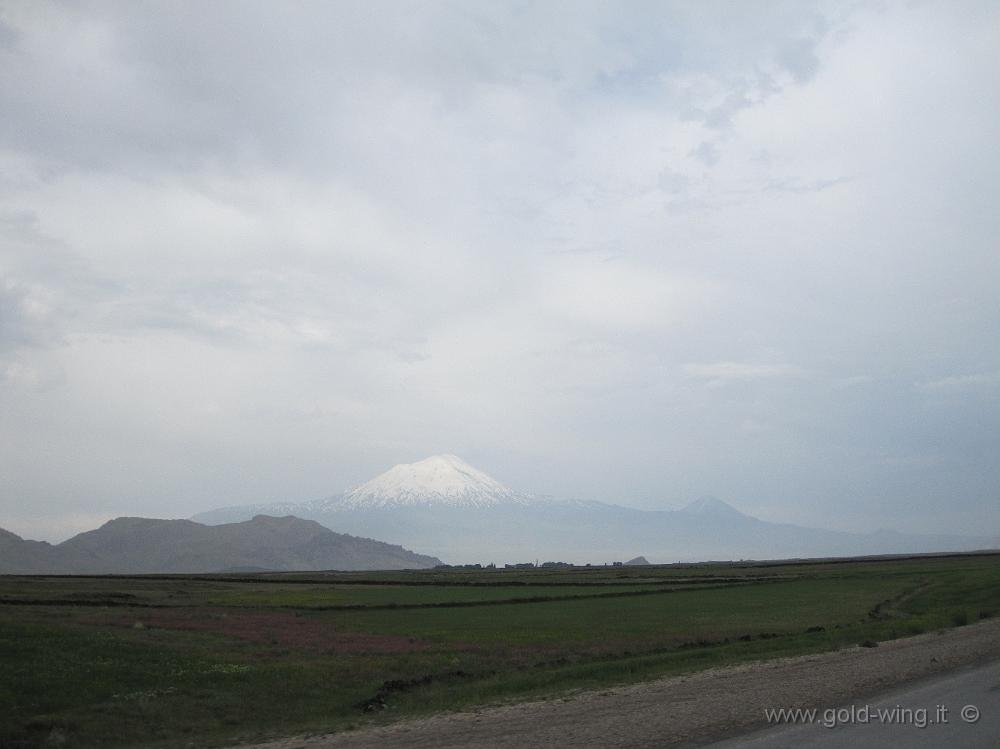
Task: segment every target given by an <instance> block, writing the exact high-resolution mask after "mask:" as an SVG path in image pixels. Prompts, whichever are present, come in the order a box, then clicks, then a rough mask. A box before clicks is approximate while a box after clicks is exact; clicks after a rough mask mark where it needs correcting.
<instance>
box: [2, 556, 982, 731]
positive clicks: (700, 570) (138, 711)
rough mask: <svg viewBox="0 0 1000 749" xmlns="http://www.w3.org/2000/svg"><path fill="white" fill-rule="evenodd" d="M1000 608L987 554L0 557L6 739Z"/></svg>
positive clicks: (261, 719) (637, 669)
mask: <svg viewBox="0 0 1000 749" xmlns="http://www.w3.org/2000/svg"><path fill="white" fill-rule="evenodd" d="M994 614H1000V556H994V555H968V556H954V557H924V558H913V559H899V560H889V561H856V562H848V563H831V562H826V563H815V564H788V565H753V564H745V565H736V564H715V565H698V566H670V567H637V568H621V567H612V568H605V567H597V568H587V569H582V568H576V569H568V570H482V571H470V570H429V571H414V572H395V573H295V574H268V575H227V576H169V575H165V576H147V577H0V662H2V664H3V669H2V672H0V747H21V746H24V747H30V746H47V745H64V746H80V747H115V746H185V747H186V746H206V745H207V746H211V745H225V744H230V743H238V742H240V741H244V740H250V739H260V738H265V737H272V736H281V735H287V734H292V733H302V732H319V731H334V730H346V729H351V728H357V727H361V726H365V725H372V724H378V723H382V722H386V721H390V720H398V719H399V718H401V717H407V716H414V715H419V714H424V713H427V712H431V711H438V710H446V709H455V708H461V707H466V706H471V705H476V704H484V703H491V702H498V701H502V700H508V699H518V698H524V697H537V696H545V695H551V694H558V693H562V692H565V691H567V690H573V689H579V688H589V687H602V686H607V685H611V684H617V683H624V682H629V681H636V680H641V679H648V678H653V677H656V676H661V675H665V674H671V673H678V672H683V671H690V670H693V669H698V668H704V667H708V666H715V665H720V664H724V663H733V662H738V661H741V660H747V659H757V658H765V657H773V656H778V655H788V654H795V653H803V652H815V651H822V650H830V649H835V648H839V647H845V646H854V645H856V644H858V643H860V642H863V641H866V640H885V639H891V638H895V637H902V636H906V635H910V634H916V633H919V632H925V631H933V630H938V629H943V628H946V627H951V626H958V625H962V624H965V623H971V622H973V621H975V620H976V619H979V618H983V617H987V616H992V615H994Z"/></svg>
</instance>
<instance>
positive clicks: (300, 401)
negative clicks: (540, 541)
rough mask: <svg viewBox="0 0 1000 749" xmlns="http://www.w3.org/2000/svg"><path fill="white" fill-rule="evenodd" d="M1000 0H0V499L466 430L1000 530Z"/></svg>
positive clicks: (299, 466)
mask: <svg viewBox="0 0 1000 749" xmlns="http://www.w3.org/2000/svg"><path fill="white" fill-rule="evenodd" d="M998 34H1000V6H998V5H997V4H996V3H993V2H986V1H983V2H975V1H972V0H968V1H963V2H933V1H929V2H923V3H905V2H857V3H850V4H845V3H827V2H788V3H784V2H767V3H765V2H747V3H723V2H704V3H694V2H687V3H672V2H658V3H646V2H636V3H632V4H628V5H624V6H615V5H610V4H604V3H596V2H593V3H591V2H579V3H577V2H574V3H561V2H550V3H537V4H528V5H519V4H518V5H515V4H503V3H478V2H469V3H452V2H425V3H415V4H412V5H399V4H395V3H360V2H340V3H336V4H331V3H312V2H302V3H297V4H294V5H276V4H269V3H262V2H239V3H236V2H218V3H211V4H198V5H194V4H175V3H149V4H142V5H134V4H128V3H117V4H116V3H103V2H86V1H85V2H79V3H72V4H66V3H58V2H7V3H4V4H3V5H2V7H0V111H3V112H4V115H3V117H2V118H0V527H3V528H5V529H8V530H10V531H12V532H14V533H18V534H19V535H22V536H24V537H26V538H32V539H41V540H50V541H59V540H63V539H65V538H68V537H69V536H71V535H73V534H74V533H77V532H79V531H82V530H89V529H91V528H94V527H97V526H98V525H99V524H100V523H102V522H103V521H105V520H107V519H108V518H111V517H115V516H121V515H133V516H147V517H189V516H191V515H193V514H196V513H198V512H201V511H205V510H208V509H211V508H215V507H222V506H227V505H240V504H254V503H265V502H273V501H288V502H301V501H307V500H311V499H316V498H320V497H324V496H328V495H331V494H335V493H338V492H341V491H343V490H345V489H347V488H349V487H351V486H354V485H357V484H360V483H362V482H364V481H366V480H368V479H370V478H371V477H373V476H375V475H376V474H379V473H381V472H382V471H385V470H386V469H388V468H389V467H391V466H392V465H394V464H398V463H409V462H413V461H416V460H420V459H422V458H425V457H427V456H428V455H432V454H437V453H455V454H457V455H459V456H461V457H462V458H463V459H465V460H467V461H468V462H469V463H470V464H472V465H474V466H476V467H478V468H480V469H482V470H484V471H485V472H487V473H488V474H490V475H491V476H494V477H495V478H496V479H498V480H499V481H501V482H502V483H504V484H506V485H508V486H510V487H511V488H514V489H516V490H519V491H524V492H531V493H538V494H547V495H552V496H554V497H560V498H577V499H592V500H599V501H603V502H610V503H615V504H621V505H625V506H630V507H636V508H641V509H675V508H678V507H680V506H683V505H684V504H686V503H687V502H689V501H691V500H693V499H696V498H698V497H700V496H704V495H711V496H715V497H718V498H720V499H722V500H724V501H726V502H728V503H730V504H732V505H733V506H735V507H737V508H738V509H740V510H741V511H743V512H746V513H747V514H750V515H753V516H755V517H759V518H761V519H764V520H770V521H776V522H787V523H794V524H798V525H804V526H811V527H817V528H829V529H836V530H851V531H866V530H873V529H875V528H889V529H893V530H899V531H903V532H909V533H936V532H939V533H954V534H963V535H977V536H979V535H996V534H997V533H1000V461H998V460H997V459H996V457H997V455H1000V336H998V334H997V331H1000V301H998V299H1000V295H998V294H997V288H998V285H1000V252H998V250H997V237H998V236H1000V211H997V208H996V202H997V201H996V185H997V183H998V178H1000V151H998V149H997V148H996V143H997V142H1000V44H998V43H997V41H998V38H1000V37H998ZM418 550H419V549H418ZM640 551H641V550H637V553H639V552H640Z"/></svg>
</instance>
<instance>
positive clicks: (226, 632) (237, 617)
mask: <svg viewBox="0 0 1000 749" xmlns="http://www.w3.org/2000/svg"><path fill="white" fill-rule="evenodd" d="M88 623H92V624H101V625H110V626H117V627H146V628H159V629H174V630H187V631H192V632H209V633H212V634H217V635H222V636H224V637H232V638H235V639H239V640H246V641H247V642H254V643H264V644H270V645H277V646H281V647H286V648H292V649H299V650H315V651H319V652H323V653H337V654H372V653H374V654H389V653H393V654H395V653H414V652H420V651H424V650H427V649H429V648H430V647H431V643H429V642H426V641H421V640H417V639H415V638H410V637H403V636H399V635H377V634H365V633H360V632H341V631H338V630H337V629H336V628H335V627H334V626H333V625H332V624H331V623H329V622H326V621H324V620H322V619H321V618H316V617H311V616H298V615H296V614H294V613H291V612H284V611H247V610H233V609H231V608H230V609H208V608H198V609H194V610H185V609H180V608H177V609H153V610H147V611H142V612H136V613H129V614H118V613H116V614H114V615H112V616H109V617H105V618H101V619H91V620H89V621H88Z"/></svg>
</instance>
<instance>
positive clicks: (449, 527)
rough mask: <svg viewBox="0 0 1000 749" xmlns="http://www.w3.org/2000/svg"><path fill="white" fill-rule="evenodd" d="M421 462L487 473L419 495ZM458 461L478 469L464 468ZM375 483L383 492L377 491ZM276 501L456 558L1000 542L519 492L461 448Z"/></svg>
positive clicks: (951, 547)
mask: <svg viewBox="0 0 1000 749" xmlns="http://www.w3.org/2000/svg"><path fill="white" fill-rule="evenodd" d="M456 461H457V462H456ZM414 466H416V467H417V469H416V470H417V473H420V472H421V471H423V469H434V470H437V468H440V469H441V470H442V471H445V472H446V473H448V475H449V476H450V477H451V478H455V475H454V472H458V473H460V474H461V475H462V476H463V477H464V476H466V475H471V476H472V477H473V478H476V477H479V476H481V477H485V480H483V481H479V480H473V479H469V481H468V482H466V479H465V478H460V479H456V484H455V486H452V487H451V489H452V494H451V496H450V497H443V496H442V495H443V492H437V493H432V494H431V495H426V494H425V495H421V493H420V491H421V487H423V486H426V485H429V484H434V480H432V479H431V478H428V476H427V475H426V474H424V475H423V476H421V477H418V479H417V480H416V482H415V483H408V482H407V476H408V475H409V474H408V473H407V472H408V471H413V470H414ZM459 466H460V467H463V468H464V467H468V469H471V470H469V471H464V472H463V471H460V470H459V468H458V467H459ZM397 469H400V470H397ZM433 472H434V471H433V470H431V471H430V473H433ZM472 472H475V473H472ZM387 477H388V478H387ZM421 482H423V483H421ZM467 483H471V484H472V485H473V486H475V487H478V488H480V489H483V490H484V491H486V490H487V489H489V488H490V487H494V486H496V487H499V490H496V494H495V495H494V496H489V497H486V498H485V499H484V498H483V497H476V498H473V499H472V500H471V501H466V499H467V496H468V495H467V494H465V493H464V492H463V490H462V487H464V486H466V485H467ZM372 485H377V486H378V490H379V491H378V492H375V491H373V490H372ZM449 486H450V484H449ZM361 487H368V488H367V489H366V490H365V491H362V492H360V493H359V494H356V495H355V496H354V499H353V500H348V499H347V496H348V495H349V494H351V492H357V491H358V489H360V488H361ZM484 487H485V488H484ZM435 491H436V490H435ZM490 491H493V490H492V489H490ZM392 492H396V493H395V494H393V493H392ZM373 497H374V498H373ZM480 500H482V501H480ZM269 507H270V506H269V505H266V504H263V505H249V506H246V505H244V506H239V505H237V506H230V507H225V508H218V509H215V510H210V511H207V512H204V513H199V514H198V515H195V516H194V517H195V519H197V520H200V521H202V522H205V523H214V522H232V521H233V520H238V519H241V518H243V517H246V516H247V515H248V513H250V514H252V513H255V512H267V511H269ZM275 507H281V508H282V509H284V510H290V511H292V512H293V513H294V514H296V515H298V516H301V517H306V518H310V519H313V520H316V521H317V522H319V523H321V524H322V525H325V526H327V527H329V528H333V529H336V530H338V531H342V532H349V533H357V534H361V535H369V536H375V537H378V538H384V539H386V540H389V541H392V542H394V543H398V544H404V545H409V546H418V547H419V548H421V549H423V550H424V551H425V552H427V553H430V554H433V555H435V556H439V557H441V558H443V559H448V560H449V562H451V563H471V562H489V561H495V562H514V561H519V560H524V559H534V558H540V557H544V558H547V559H561V560H564V561H569V562H576V563H581V564H585V563H588V562H591V561H596V562H607V561H614V560H622V559H630V558H632V557H634V556H635V550H636V549H640V548H641V549H644V550H645V555H646V556H647V557H650V558H652V560H653V561H654V562H669V561H703V560H706V559H730V560H737V559H774V558H804V557H836V556H864V555H870V554H882V553H924V552H935V551H966V550H978V549H985V548H993V547H997V546H1000V539H998V538H997V537H986V536H984V537H964V536H944V535H939V536H919V535H907V534H902V533H897V534H893V535H889V534H885V533H870V534H862V533H848V532H844V531H831V530H824V529H819V528H807V527H802V526H795V525H791V524H787V523H772V522H768V521H764V520H760V519H758V518H755V517H753V516H751V515H747V514H745V513H743V512H741V511H740V510H738V509H737V508H735V507H733V506H732V505H730V504H728V503H726V502H724V501H722V500H719V499H716V498H714V497H701V498H699V499H697V500H695V501H694V502H691V503H690V504H688V505H687V506H686V507H684V508H681V509H679V510H640V509H636V508H630V507H624V506H621V505H616V504H610V503H606V502H598V501H595V500H559V499H553V498H549V497H540V496H537V495H531V494H527V493H520V492H514V491H513V490H510V489H508V488H507V487H506V486H504V485H503V484H501V483H500V482H499V481H496V480H495V479H493V478H492V477H490V476H488V475H487V474H485V473H484V472H482V471H480V470H479V469H475V468H472V467H471V466H468V464H467V463H465V462H464V461H461V459H460V458H457V457H456V456H453V455H444V456H432V457H431V458H428V459H425V460H424V461H418V462H417V463H411V464H401V465H399V466H394V467H393V468H391V469H389V471H386V472H385V473H383V474H380V475H379V476H377V477H376V478H375V479H373V480H372V481H370V482H366V483H365V484H361V485H360V486H359V487H357V488H356V489H352V490H350V491H349V492H348V493H346V494H343V495H334V496H331V497H326V498H323V499H317V500H311V501H307V502H302V503H298V504H290V503H286V502H282V503H278V504H277V505H275Z"/></svg>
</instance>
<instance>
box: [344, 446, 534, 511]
mask: <svg viewBox="0 0 1000 749" xmlns="http://www.w3.org/2000/svg"><path fill="white" fill-rule="evenodd" d="M527 501H528V500H527V499H526V498H525V497H523V496H522V495H520V494H518V493H517V492H515V491H513V490H512V489H509V488H507V487H506V486H504V485H503V484H501V483H500V482H499V481H497V480H496V479H494V478H493V477H491V476H488V475H487V474H485V473H483V472H482V471H480V470H478V469H477V468H473V467H472V466H470V465H469V464H468V463H466V462H465V461H464V460H462V459H461V458H459V457H457V456H455V455H434V456H432V457H430V458H426V459H424V460H421V461H418V462H416V463H401V464H400V465H397V466H393V467H392V468H390V469H389V470H388V471H386V472H385V473H383V474H381V475H379V476H376V477H375V478H373V479H372V480H371V481H367V482H365V483H364V484H361V485H360V486H357V487H355V488H353V489H351V490H350V491H349V492H347V493H346V494H345V495H344V498H343V502H342V504H343V505H345V506H353V507H357V508H362V507H365V508H372V507H396V506H400V505H427V504H433V505H450V506H455V507H463V506H464V507H490V506H494V505H501V504H511V503H514V504H526V503H527Z"/></svg>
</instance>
